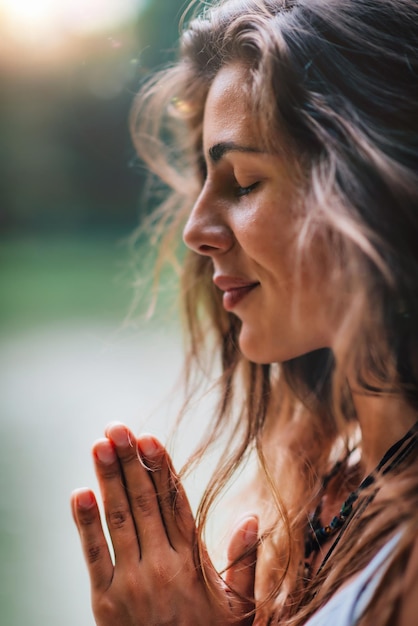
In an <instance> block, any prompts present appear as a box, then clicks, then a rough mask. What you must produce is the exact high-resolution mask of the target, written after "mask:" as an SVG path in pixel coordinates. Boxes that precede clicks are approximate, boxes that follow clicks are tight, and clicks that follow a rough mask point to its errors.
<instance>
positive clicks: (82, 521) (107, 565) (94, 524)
mask: <svg viewBox="0 0 418 626" xmlns="http://www.w3.org/2000/svg"><path fill="white" fill-rule="evenodd" d="M71 509H72V513H73V517H74V521H75V523H76V526H77V529H78V532H79V535H80V540H81V546H82V549H83V553H84V558H85V560H86V563H87V569H88V573H89V577H90V583H91V587H92V589H93V590H105V589H108V587H109V585H110V583H111V581H112V577H113V563H112V559H111V556H110V552H109V547H108V545H107V541H106V538H105V536H104V533H103V527H102V523H101V520H100V514H99V509H98V507H97V502H96V498H95V497H94V494H93V492H92V491H90V490H89V489H77V490H76V491H74V492H73V493H72V495H71Z"/></svg>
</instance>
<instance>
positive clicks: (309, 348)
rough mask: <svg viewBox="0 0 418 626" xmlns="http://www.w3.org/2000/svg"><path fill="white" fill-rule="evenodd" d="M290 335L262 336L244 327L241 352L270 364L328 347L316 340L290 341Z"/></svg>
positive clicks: (256, 361)
mask: <svg viewBox="0 0 418 626" xmlns="http://www.w3.org/2000/svg"><path fill="white" fill-rule="evenodd" d="M289 338H290V337H289V336H288V337H286V339H285V338H281V339H279V338H278V337H271V336H270V335H269V336H268V337H264V336H260V334H257V333H251V332H248V331H246V330H245V329H244V328H243V329H242V330H241V333H240V336H239V347H240V351H241V354H242V355H243V356H244V357H245V358H246V359H248V360H249V361H252V362H253V363H257V364H259V365H268V364H270V363H284V362H285V361H291V360H292V359H296V358H297V357H300V356H303V355H305V354H308V353H310V352H313V351H315V350H319V349H322V348H327V347H328V346H326V345H324V344H321V345H319V343H318V344H317V343H316V342H313V343H312V344H311V343H309V345H301V342H300V341H298V342H290V341H289Z"/></svg>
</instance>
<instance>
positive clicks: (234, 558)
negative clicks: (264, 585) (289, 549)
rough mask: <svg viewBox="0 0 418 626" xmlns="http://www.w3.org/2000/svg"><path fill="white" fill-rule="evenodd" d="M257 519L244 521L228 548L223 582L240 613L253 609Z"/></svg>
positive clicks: (236, 530)
mask: <svg viewBox="0 0 418 626" xmlns="http://www.w3.org/2000/svg"><path fill="white" fill-rule="evenodd" d="M257 545H258V519H257V518H256V517H254V516H251V517H247V518H246V519H244V520H243V521H242V522H241V523H240V524H239V525H238V526H237V528H236V529H235V531H234V532H233V534H232V537H231V541H230V543H229V546H228V554H227V557H228V566H227V570H226V572H225V582H226V584H227V586H228V587H229V588H230V589H231V591H233V592H234V595H235V600H234V604H235V603H238V604H239V607H240V610H241V611H242V613H247V612H250V611H252V610H253V608H254V581H255V566H256V562H257Z"/></svg>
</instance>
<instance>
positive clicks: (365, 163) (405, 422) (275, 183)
mask: <svg viewBox="0 0 418 626" xmlns="http://www.w3.org/2000/svg"><path fill="white" fill-rule="evenodd" d="M215 5H216V6H215ZM215 5H214V6H213V7H212V8H210V7H206V8H204V10H203V12H202V14H201V16H200V17H198V18H196V19H194V20H193V21H192V22H191V23H190V24H189V26H188V27H187V28H186V30H185V32H184V34H183V37H182V47H181V57H180V60H179V62H178V64H177V65H175V66H174V67H172V68H170V69H168V70H166V71H164V72H162V73H161V74H160V75H158V76H157V78H156V79H154V80H153V81H152V82H150V83H149V84H148V85H146V86H145V87H144V89H143V90H142V93H141V94H140V97H139V104H138V108H137V115H136V116H135V118H134V119H135V124H134V125H135V136H136V137H137V144H138V149H139V151H140V153H141V155H142V156H143V158H145V159H146V161H147V162H148V163H149V165H150V167H151V168H152V169H153V170H154V171H155V172H156V173H157V174H158V176H159V177H160V178H161V179H162V180H163V182H165V183H167V184H169V185H170V186H171V188H172V190H173V193H172V195H171V196H170V199H169V201H167V203H166V204H165V205H164V206H163V207H162V209H161V211H162V213H161V214H162V215H163V223H164V226H165V227H167V228H168V229H169V234H168V238H169V239H170V240H171V241H173V240H174V239H175V237H174V235H173V233H174V232H178V229H179V227H181V226H183V225H184V224H185V226H184V235H183V236H184V241H185V243H186V245H187V246H188V247H189V248H190V252H189V255H188V257H187V258H186V260H185V263H184V270H183V296H184V303H185V312H186V318H187V323H188V331H189V337H190V351H189V357H188V372H189V381H191V382H192V383H195V382H196V381H195V379H194V376H195V374H196V372H204V371H205V363H206V360H205V357H206V356H207V355H208V353H209V352H210V348H211V347H213V346H215V347H214V350H215V354H217V355H219V356H220V358H221V364H222V368H223V374H222V377H221V388H222V398H221V402H220V409H219V415H218V417H217V419H216V420H215V422H214V426H213V430H212V432H211V433H210V435H209V440H208V441H207V442H204V444H203V445H202V447H201V449H200V451H198V453H197V456H198V457H199V455H201V454H202V453H203V451H204V450H205V449H206V447H207V446H208V445H209V443H211V442H213V441H215V440H216V438H217V437H218V436H219V435H220V434H221V433H222V434H224V432H227V433H228V435H229V439H228V441H227V445H226V448H225V455H224V457H223V459H225V460H224V461H223V462H222V463H221V464H220V467H219V468H218V470H217V472H216V474H215V476H214V478H213V480H212V481H211V483H210V484H209V487H208V490H207V492H206V493H205V496H204V498H203V501H202V503H201V505H200V508H199V510H198V514H197V520H196V521H195V520H193V517H192V514H191V511H190V507H189V505H188V503H187V499H186V496H185V494H184V491H183V489H182V486H181V483H180V480H179V478H178V476H177V475H176V474H175V473H174V470H173V468H172V467H171V463H170V459H169V458H168V455H167V453H166V451H165V450H164V448H163V447H162V446H161V444H160V443H159V442H157V441H156V440H155V439H154V438H153V437H151V436H142V437H140V438H139V439H138V440H137V441H136V440H135V438H134V436H133V434H132V433H130V432H129V431H128V430H127V429H126V428H125V427H124V426H123V425H121V424H116V425H112V426H110V427H109V428H108V429H107V431H106V438H105V439H103V440H100V441H98V442H97V443H96V444H95V447H94V457H95V462H96V469H97V474H98V477H99V482H100V486H101V490H102V496H103V499H104V506H105V511H106V516H107V525H108V527H109V531H110V536H111V541H112V544H113V548H114V551H115V565H113V564H112V561H111V558H110V556H109V549H108V547H107V544H106V541H105V538H104V535H103V531H102V527H101V524H100V521H99V516H98V511H97V505H96V501H95V499H94V495H93V494H92V493H91V492H90V491H89V490H81V491H78V492H76V493H75V495H74V496H73V501H72V502H73V513H74V517H75V520H76V523H77V526H78V529H79V531H80V535H81V540H82V545H83V549H84V553H85V557H86V559H87V562H88V567H89V573H90V577H91V582H92V597H93V610H94V613H95V617H96V621H97V623H98V624H99V626H108V625H109V626H110V625H112V626H114V625H115V624H118V625H121V626H134V625H135V626H137V625H147V626H148V625H151V624H153V625H156V624H159V625H161V624H175V625H184V624H232V623H238V624H251V623H255V624H280V625H297V624H308V625H309V626H314V625H316V624H318V625H319V624H320V625H328V624H339V626H343V625H348V624H373V625H376V624H379V625H383V624H390V625H391V626H393V625H396V626H411V625H412V624H415V616H416V612H417V610H418V595H417V591H418V582H417V580H418V578H417V574H418V544H417V541H416V536H417V526H418V459H417V433H418V428H417V426H416V424H417V418H418V362H417V354H418V352H417V347H418V343H417V342H418V325H417V319H418V318H417V312H418V311H417V309H418V297H417V295H418V293H417V285H418V246H417V235H418V115H417V113H418V107H417V104H418V81H417V73H418V3H417V2H416V0H295V1H287V2H286V1H283V0H229V1H228V0H227V1H225V2H220V3H215ZM137 120H139V121H138V122H137ZM138 124H139V126H138ZM168 139H170V140H171V141H168ZM168 145H170V146H172V148H170V149H169V148H168ZM164 216H165V217H164ZM202 311H203V313H202ZM209 357H210V355H209ZM192 374H193V376H192ZM232 447H233V452H232V453H231V452H230V451H231V449H232ZM254 450H256V452H257V454H258V458H259V460H260V464H259V465H260V474H259V476H257V477H256V478H255V480H254V483H253V484H252V485H251V490H248V491H251V493H252V492H253V491H255V490H256V491H257V496H258V505H257V504H256V501H255V500H254V502H253V501H250V500H249V498H248V495H246V504H247V506H249V512H248V514H247V515H246V516H245V517H244V518H243V519H242V520H241V522H240V523H238V525H237V527H236V528H235V531H234V533H233V534H232V538H231V542H230V545H229V549H228V567H227V568H226V571H225V573H224V576H223V577H220V576H218V574H217V573H216V572H215V569H214V567H213V566H212V564H211V561H210V558H209V556H208V554H207V553H206V551H205V547H204V544H203V541H202V539H201V535H202V529H203V527H204V523H205V521H206V518H207V516H208V512H209V509H210V508H211V505H212V504H213V502H214V500H215V499H216V497H217V495H218V494H219V491H220V490H221V489H222V487H224V486H225V484H226V481H227V479H229V478H230V477H231V475H232V474H233V472H234V471H235V470H237V469H238V466H239V465H240V463H242V462H244V461H245V460H246V459H247V458H248V457H249V456H251V454H252V452H253V451H254ZM138 458H139V460H140V462H139V461H138Z"/></svg>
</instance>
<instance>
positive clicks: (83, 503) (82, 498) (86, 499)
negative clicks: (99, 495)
mask: <svg viewBox="0 0 418 626" xmlns="http://www.w3.org/2000/svg"><path fill="white" fill-rule="evenodd" d="M75 501H76V504H77V507H78V508H79V509H85V510H87V509H91V508H92V506H94V503H95V500H94V496H93V494H92V493H91V491H89V490H87V489H80V490H79V491H76V492H75Z"/></svg>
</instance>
